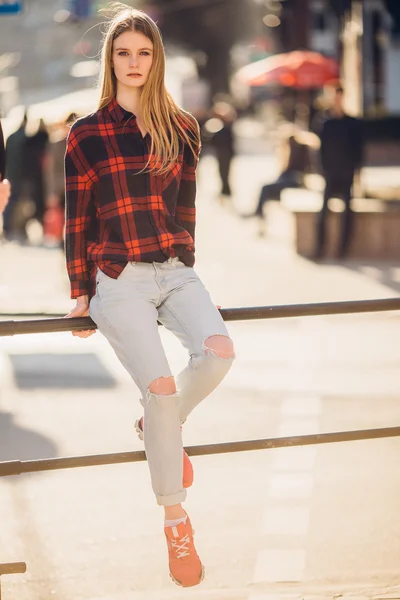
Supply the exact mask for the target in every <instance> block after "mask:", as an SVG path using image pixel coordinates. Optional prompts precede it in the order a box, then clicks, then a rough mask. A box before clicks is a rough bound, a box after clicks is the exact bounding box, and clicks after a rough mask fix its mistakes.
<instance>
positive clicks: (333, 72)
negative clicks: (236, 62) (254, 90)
mask: <svg viewBox="0 0 400 600" xmlns="http://www.w3.org/2000/svg"><path fill="white" fill-rule="evenodd" d="M235 78H236V79H237V81H239V82H241V83H243V84H245V85H248V86H250V87H252V86H261V85H269V84H277V85H282V86H285V87H292V88H296V89H303V90H309V89H313V88H321V87H323V86H324V85H326V84H328V83H334V82H335V83H337V82H338V78H339V64H338V62H337V61H336V60H334V59H333V58H327V57H326V56H323V55H322V54H319V53H318V52H310V51H307V50H295V51H294V52H285V53H283V54H275V56H269V57H268V58H263V59H262V60H258V61H257V62H254V63H251V64H249V65H246V66H245V67H242V68H241V69H240V70H239V71H238V72H237V73H236V75H235Z"/></svg>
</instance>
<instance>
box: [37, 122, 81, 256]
mask: <svg viewBox="0 0 400 600" xmlns="http://www.w3.org/2000/svg"><path fill="white" fill-rule="evenodd" d="M76 119H77V115H76V114H75V113H71V114H70V115H69V116H68V117H67V118H66V119H65V121H63V122H62V123H60V124H59V125H57V126H56V127H55V129H54V130H53V131H52V133H51V135H50V137H49V144H48V151H47V159H46V161H45V182H46V209H45V214H44V219H43V237H44V241H45V243H47V244H49V243H50V244H56V245H59V246H60V247H61V248H64V240H63V238H64V214H65V175H64V157H65V152H66V148H67V136H68V133H69V130H70V127H71V125H72V124H73V123H74V122H75V121H76Z"/></svg>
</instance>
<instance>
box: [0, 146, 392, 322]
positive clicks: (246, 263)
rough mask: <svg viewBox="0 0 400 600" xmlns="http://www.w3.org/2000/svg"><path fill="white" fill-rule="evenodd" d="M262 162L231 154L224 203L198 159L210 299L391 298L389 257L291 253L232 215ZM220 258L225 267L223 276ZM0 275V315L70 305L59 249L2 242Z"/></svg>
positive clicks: (203, 267) (249, 195)
mask: <svg viewBox="0 0 400 600" xmlns="http://www.w3.org/2000/svg"><path fill="white" fill-rule="evenodd" d="M265 160H266V159H265V156H263V155H261V156H260V155H258V156H257V155H242V156H240V157H238V158H237V159H236V161H235V164H234V170H233V173H232V180H233V183H234V189H235V190H236V193H235V197H234V198H233V202H232V206H229V205H222V204H221V203H220V202H219V200H218V179H217V168H216V164H215V161H214V159H213V158H212V157H211V156H206V157H204V159H203V160H202V162H201V164H200V168H199V193H198V202H197V204H198V231H197V269H198V271H199V273H200V274H201V275H202V277H203V278H204V279H205V282H206V285H207V287H208V288H209V289H210V291H211V292H212V294H213V296H214V297H215V298H216V301H217V302H218V303H219V304H221V305H222V306H223V307H229V306H240V305H242V306H246V305H247V306H250V305H272V304H290V303H300V302H323V301H333V300H354V299H363V298H365V299H367V298H384V297H394V296H397V295H398V294H399V291H400V266H399V265H397V264H395V263H393V264H391V263H378V262H377V263H359V262H355V261H348V262H345V263H343V264H340V263H335V262H329V263H326V264H324V263H322V264H316V263H313V262H312V261H309V260H306V259H304V258H302V257H299V256H297V255H296V253H295V252H294V249H293V245H292V243H291V241H290V239H288V238H287V237H285V236H284V235H281V233H280V232H279V231H278V232H272V235H271V236H267V237H266V238H260V237H259V236H258V232H257V224H256V223H255V222H254V221H253V220H252V219H250V220H243V219H241V218H240V216H239V215H238V212H245V210H247V211H248V210H249V209H248V207H249V206H251V205H252V204H254V202H255V200H256V196H257V193H258V190H259V186H260V185H261V183H262V182H263V181H264V180H265V179H267V178H268V177H269V176H270V174H271V173H273V172H274V169H275V165H274V161H273V159H272V158H271V157H270V158H269V160H268V164H265ZM245 206H246V209H244V207H245ZM226 260H229V261H230V263H231V265H232V270H231V273H230V274H229V276H228V277H227V276H226V275H227V274H226V273H225V272H224V269H225V267H224V266H223V265H224V264H226ZM235 271H237V272H240V279H239V280H238V278H237V277H236V276H235ZM0 273H1V278H0V313H3V314H4V313H10V314H19V313H60V314H65V313H66V312H68V311H69V310H70V308H71V307H72V305H73V302H72V301H71V300H70V299H69V284H68V279H67V275H66V271H65V261H64V255H63V253H62V252H61V251H60V250H59V249H48V248H43V247H40V246H38V245H37V246H35V245H33V246H20V245H18V244H15V243H3V244H1V245H0Z"/></svg>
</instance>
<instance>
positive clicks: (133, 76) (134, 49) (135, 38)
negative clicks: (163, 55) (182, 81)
mask: <svg viewBox="0 0 400 600" xmlns="http://www.w3.org/2000/svg"><path fill="white" fill-rule="evenodd" d="M152 63H153V44H152V43H151V41H150V40H149V38H147V37H146V36H145V35H143V33H140V32H139V31H125V32H124V33H121V35H119V36H118V37H117V38H115V40H114V42H113V52H112V65H113V67H114V73H115V77H116V79H117V82H118V85H123V86H126V87H129V88H140V87H142V86H144V84H145V83H146V81H147V79H148V76H149V73H150V69H151V65H152Z"/></svg>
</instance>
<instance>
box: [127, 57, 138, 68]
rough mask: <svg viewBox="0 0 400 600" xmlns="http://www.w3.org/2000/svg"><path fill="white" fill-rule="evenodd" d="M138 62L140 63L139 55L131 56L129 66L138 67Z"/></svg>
mask: <svg viewBox="0 0 400 600" xmlns="http://www.w3.org/2000/svg"><path fill="white" fill-rule="evenodd" d="M137 63H138V59H137V56H131V59H130V61H129V66H130V67H137Z"/></svg>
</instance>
